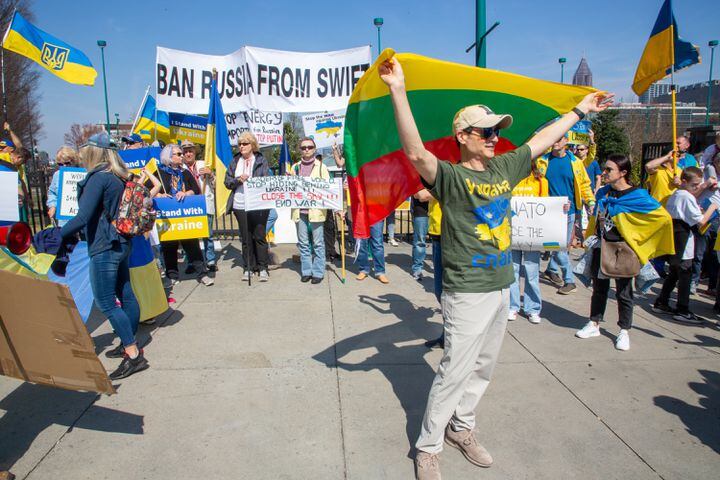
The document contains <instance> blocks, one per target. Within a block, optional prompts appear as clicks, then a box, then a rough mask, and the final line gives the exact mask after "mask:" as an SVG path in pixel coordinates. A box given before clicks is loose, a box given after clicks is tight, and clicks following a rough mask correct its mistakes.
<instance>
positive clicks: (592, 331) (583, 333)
mask: <svg viewBox="0 0 720 480" xmlns="http://www.w3.org/2000/svg"><path fill="white" fill-rule="evenodd" d="M575 336H576V337H578V338H590V337H599V336H600V327H599V326H598V325H595V322H593V321H592V320H591V321H589V322H587V324H586V325H585V326H584V327H583V328H582V329H580V330H578V331H577V332H575Z"/></svg>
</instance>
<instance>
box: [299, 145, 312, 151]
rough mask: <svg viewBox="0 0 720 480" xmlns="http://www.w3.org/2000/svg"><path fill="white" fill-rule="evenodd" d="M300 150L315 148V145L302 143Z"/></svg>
mask: <svg viewBox="0 0 720 480" xmlns="http://www.w3.org/2000/svg"><path fill="white" fill-rule="evenodd" d="M300 150H315V147H314V146H313V145H301V146H300Z"/></svg>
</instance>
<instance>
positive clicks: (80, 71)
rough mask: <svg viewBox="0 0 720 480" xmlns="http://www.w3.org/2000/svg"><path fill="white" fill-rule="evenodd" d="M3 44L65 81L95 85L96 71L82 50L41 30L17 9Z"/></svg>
mask: <svg viewBox="0 0 720 480" xmlns="http://www.w3.org/2000/svg"><path fill="white" fill-rule="evenodd" d="M2 46H3V48H5V49H7V50H10V51H12V52H15V53H18V54H20V55H22V56H24V57H27V58H29V59H30V60H33V61H34V62H36V63H38V64H39V65H41V66H42V67H44V68H45V69H47V70H48V71H49V72H52V73H54V74H55V75H57V76H58V77H60V78H62V79H63V80H65V81H66V82H70V83H75V84H78V85H95V77H97V71H95V69H94V68H93V66H92V63H90V60H89V59H88V57H87V56H86V55H85V54H84V53H83V52H81V51H80V50H78V49H77V48H75V47H73V46H71V45H68V44H67V43H65V42H63V41H62V40H60V39H59V38H56V37H54V36H52V35H50V34H49V33H47V32H44V31H42V30H40V29H39V28H37V27H36V26H35V25H33V24H31V23H30V22H28V21H27V20H25V19H24V18H23V17H22V15H20V13H18V12H15V15H14V16H13V19H12V22H11V23H10V27H9V28H8V31H7V33H6V34H5V38H4V39H3V43H2Z"/></svg>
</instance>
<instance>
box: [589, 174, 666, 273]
mask: <svg viewBox="0 0 720 480" xmlns="http://www.w3.org/2000/svg"><path fill="white" fill-rule="evenodd" d="M610 188H611V187H610V186H609V185H608V186H605V187H603V188H601V189H600V190H599V191H598V193H597V198H598V202H597V206H596V210H595V211H596V212H599V211H601V210H604V209H605V208H607V215H608V216H609V217H610V218H611V219H612V221H613V223H614V224H615V227H617V229H618V232H620V235H621V236H622V237H623V239H624V240H625V241H626V242H627V244H628V245H629V246H630V248H632V249H633V251H634V252H635V254H636V255H637V256H638V258H639V259H640V263H641V264H643V265H645V264H646V263H647V261H648V260H650V259H651V258H655V257H660V256H662V255H672V254H674V253H675V240H674V237H673V225H672V218H671V217H670V214H669V213H668V212H667V210H665V208H663V206H662V205H661V204H660V202H658V201H657V200H655V199H654V198H653V197H651V196H650V193H648V191H647V190H645V189H644V188H638V189H636V190H633V191H632V192H630V193H628V194H626V195H623V196H622V197H619V198H613V197H608V196H607V194H608V192H609V191H610ZM596 224H597V213H596V215H595V216H593V217H591V218H590V222H589V224H588V228H587V230H586V232H587V235H590V234H594V233H595V225H596Z"/></svg>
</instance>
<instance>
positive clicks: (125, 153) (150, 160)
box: [118, 147, 162, 175]
mask: <svg viewBox="0 0 720 480" xmlns="http://www.w3.org/2000/svg"><path fill="white" fill-rule="evenodd" d="M160 150H162V149H161V148H160V147H145V148H135V149H132V150H120V151H119V152H118V154H119V155H120V158H122V161H123V162H125V165H127V167H128V170H130V171H131V172H132V173H134V174H135V175H140V172H141V170H142V169H143V168H145V167H147V169H148V171H150V173H153V172H154V171H155V170H156V169H157V165H156V162H159V161H160Z"/></svg>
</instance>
